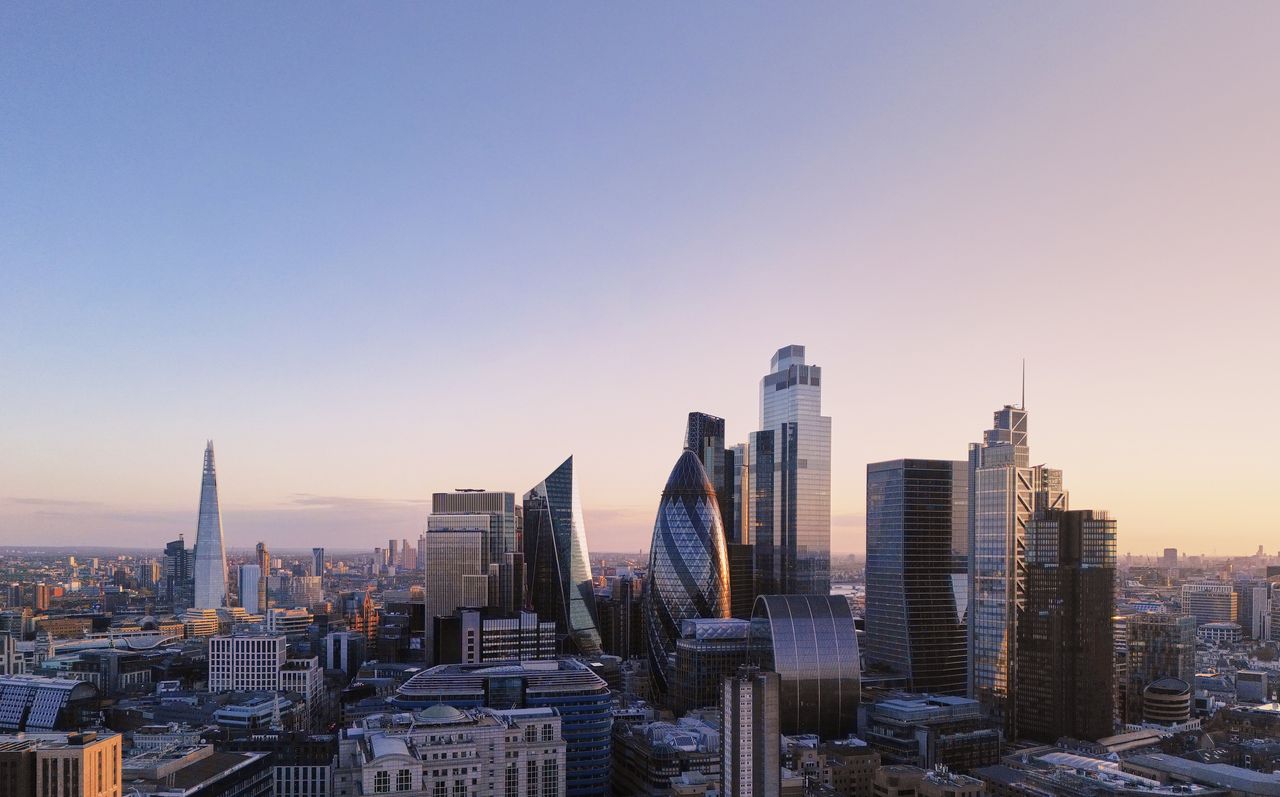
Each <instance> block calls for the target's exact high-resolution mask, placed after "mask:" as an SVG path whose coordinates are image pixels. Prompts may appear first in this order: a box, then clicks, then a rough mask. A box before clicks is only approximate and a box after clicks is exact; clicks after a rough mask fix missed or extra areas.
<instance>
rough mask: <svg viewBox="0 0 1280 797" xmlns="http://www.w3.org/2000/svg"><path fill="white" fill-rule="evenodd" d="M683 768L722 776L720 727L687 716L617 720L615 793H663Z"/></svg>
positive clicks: (651, 795)
mask: <svg viewBox="0 0 1280 797" xmlns="http://www.w3.org/2000/svg"><path fill="white" fill-rule="evenodd" d="M684 772H700V773H702V774H703V775H706V776H708V777H714V778H716V779H719V777H720V731H719V729H717V728H715V727H713V726H712V725H710V724H709V723H707V722H705V721H703V720H701V719H697V718H693V717H684V718H682V719H680V720H677V721H676V722H643V723H629V722H616V723H615V724H614V727H613V791H614V793H615V794H633V795H645V797H663V796H665V795H669V794H671V788H672V786H671V780H672V778H675V777H678V776H679V775H680V774H681V773H684Z"/></svg>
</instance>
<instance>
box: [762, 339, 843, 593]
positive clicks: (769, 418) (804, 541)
mask: <svg viewBox="0 0 1280 797" xmlns="http://www.w3.org/2000/svg"><path fill="white" fill-rule="evenodd" d="M770 366H771V368H772V370H771V372H770V373H769V374H767V375H765V377H764V378H763V379H761V380H760V431H759V432H756V433H754V434H752V435H751V439H750V448H751V454H752V456H753V457H754V458H755V460H756V461H753V462H752V463H750V474H751V476H752V480H751V500H752V503H753V507H752V518H751V530H752V539H751V542H752V543H753V544H754V545H755V546H756V549H755V551H756V579H757V581H758V584H759V590H758V591H759V594H761V595H826V594H828V593H830V592H831V418H830V417H829V416H826V415H823V414H822V369H821V368H819V367H818V366H816V365H809V364H807V363H806V362H805V348H804V346H799V345H791V346H784V347H782V348H781V349H778V351H777V352H776V353H775V354H774V355H773V359H772V360H771V362H770ZM765 460H767V462H766V461H765ZM762 465H763V466H766V467H767V468H768V470H767V471H766V470H763V469H762Z"/></svg>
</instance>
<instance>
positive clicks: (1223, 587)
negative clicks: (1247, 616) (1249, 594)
mask: <svg viewBox="0 0 1280 797" xmlns="http://www.w3.org/2000/svg"><path fill="white" fill-rule="evenodd" d="M1237 601H1238V598H1237V596H1236V593H1235V588H1234V587H1233V586H1232V585H1231V584H1213V583H1199V584H1183V585H1182V611H1183V613H1185V614H1189V615H1191V616H1192V617H1194V618H1196V625H1197V626H1201V625H1206V624H1208V623H1234V622H1236V621H1237V620H1238V619H1239V616H1238V608H1239V607H1238V602H1237Z"/></svg>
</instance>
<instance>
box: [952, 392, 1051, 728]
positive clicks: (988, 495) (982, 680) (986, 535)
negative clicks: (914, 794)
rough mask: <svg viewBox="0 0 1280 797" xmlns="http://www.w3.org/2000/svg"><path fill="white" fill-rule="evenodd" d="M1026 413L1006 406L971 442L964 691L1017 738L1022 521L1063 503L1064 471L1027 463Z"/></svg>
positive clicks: (1023, 568)
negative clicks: (979, 439) (1015, 695)
mask: <svg viewBox="0 0 1280 797" xmlns="http://www.w3.org/2000/svg"><path fill="white" fill-rule="evenodd" d="M1027 439H1028V438H1027V411H1026V409H1025V408H1023V407H1014V406H1011V405H1006V406H1005V407H1003V408H1001V409H1000V410H997V411H996V413H995V422H994V424H993V425H992V428H991V429H988V430H986V431H985V432H984V433H983V440H982V442H981V443H972V444H970V445H969V522H968V527H969V590H968V592H969V623H968V626H967V629H968V648H969V694H970V697H973V698H976V699H977V700H978V701H979V702H980V703H981V704H982V705H983V707H984V709H985V710H986V711H987V713H988V714H989V715H990V716H991V717H992V718H993V719H995V720H997V721H998V722H1000V723H1002V724H1003V726H1004V729H1005V733H1006V735H1007V736H1008V737H1010V738H1012V737H1014V736H1016V735H1017V717H1016V715H1015V710H1016V707H1017V701H1016V700H1014V699H1013V691H1014V689H1015V684H1016V681H1017V679H1016V668H1017V662H1018V656H1017V644H1018V635H1017V626H1018V617H1019V615H1020V614H1021V613H1022V612H1023V611H1024V610H1025V609H1026V585H1027V557H1026V546H1027V523H1028V522H1030V521H1031V519H1032V517H1033V516H1034V515H1035V513H1036V512H1038V511H1045V510H1051V509H1066V508H1067V493H1066V491H1065V490H1064V489H1063V487H1062V471H1060V470H1053V469H1050V468H1045V467H1044V466H1040V465H1037V466H1035V467H1031V466H1030V464H1029V463H1030V449H1029V447H1028V442H1027Z"/></svg>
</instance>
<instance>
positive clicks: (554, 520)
mask: <svg viewBox="0 0 1280 797" xmlns="http://www.w3.org/2000/svg"><path fill="white" fill-rule="evenodd" d="M524 558H525V563H526V573H527V577H528V590H527V592H528V596H529V600H530V602H531V603H532V604H533V608H534V609H536V610H537V612H538V615H539V616H541V617H543V618H546V619H548V620H554V621H555V623H556V633H557V634H558V635H559V637H560V644H561V647H562V649H563V650H564V651H565V652H569V653H579V654H582V655H584V656H598V655H600V653H601V648H600V631H599V628H598V625H597V623H596V596H595V589H594V587H593V585H592V583H591V560H590V557H589V555H588V554H587V533H586V528H585V526H584V525H583V522H582V501H581V499H580V498H579V496H578V484H577V482H576V481H575V480H574V478H573V457H569V458H568V459H566V460H565V461H564V462H563V463H561V465H560V467H558V468H556V469H555V470H554V471H552V473H551V475H549V476H547V478H545V479H543V480H542V481H541V482H539V483H538V484H536V485H535V486H534V488H533V489H532V490H530V491H529V492H527V493H525V496H524Z"/></svg>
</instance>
